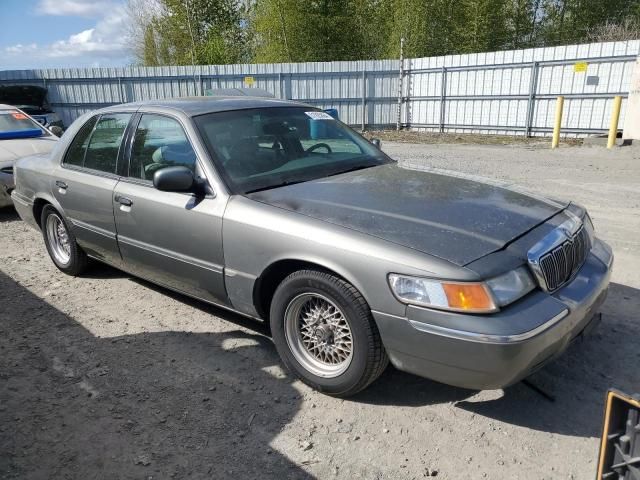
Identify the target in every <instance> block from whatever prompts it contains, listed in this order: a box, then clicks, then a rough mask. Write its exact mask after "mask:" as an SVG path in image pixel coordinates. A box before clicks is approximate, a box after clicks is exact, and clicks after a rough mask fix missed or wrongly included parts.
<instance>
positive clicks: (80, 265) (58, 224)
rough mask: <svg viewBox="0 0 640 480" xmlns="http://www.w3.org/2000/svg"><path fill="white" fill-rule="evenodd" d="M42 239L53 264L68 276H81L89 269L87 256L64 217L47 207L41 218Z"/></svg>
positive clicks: (49, 206)
mask: <svg viewBox="0 0 640 480" xmlns="http://www.w3.org/2000/svg"><path fill="white" fill-rule="evenodd" d="M40 227H41V229H42V237H43V238H44V244H45V245H46V247H47V252H49V256H50V257H51V260H53V263H54V264H55V265H56V267H58V268H59V269H60V270H61V271H63V272H64V273H66V274H68V275H74V276H75V275H80V274H81V273H82V272H84V271H85V270H86V268H87V263H88V259H87V254H86V253H85V252H84V251H83V250H82V248H80V246H79V245H78V244H77V242H76V237H75V236H74V235H73V232H72V231H71V230H70V229H69V227H68V226H67V223H66V222H65V221H64V219H63V218H62V215H60V213H58V211H57V210H56V209H55V208H53V207H52V206H51V205H47V206H45V207H44V209H43V210H42V217H41V218H40Z"/></svg>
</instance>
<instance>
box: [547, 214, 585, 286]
mask: <svg viewBox="0 0 640 480" xmlns="http://www.w3.org/2000/svg"><path fill="white" fill-rule="evenodd" d="M589 250H591V242H590V241H589V235H588V234H587V231H586V229H585V228H584V226H583V227H580V229H579V230H578V231H577V232H576V233H575V235H574V236H573V237H571V238H570V239H568V240H566V241H565V242H563V243H561V244H560V245H558V246H557V247H555V248H554V249H553V250H551V251H549V252H547V253H545V254H544V255H542V256H541V257H540V260H539V261H538V264H539V266H540V273H541V274H542V277H543V279H544V282H545V283H546V289H547V290H548V291H550V292H552V291H554V290H557V289H558V288H560V287H561V286H563V285H564V284H565V283H567V282H568V281H569V280H571V279H572V278H573V276H574V275H575V273H576V272H577V271H578V270H579V269H580V267H582V264H583V263H584V261H585V260H586V258H587V254H588V253H589Z"/></svg>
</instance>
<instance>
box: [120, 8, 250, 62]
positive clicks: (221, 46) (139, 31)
mask: <svg viewBox="0 0 640 480" xmlns="http://www.w3.org/2000/svg"><path fill="white" fill-rule="evenodd" d="M129 10H130V11H132V14H130V21H131V24H132V28H131V31H132V33H133V35H132V38H133V39H134V52H135V54H136V56H137V58H138V60H139V61H141V62H142V63H143V64H144V65H167V64H170V65H208V64H220V63H236V62H241V61H246V60H248V59H249V58H248V57H249V55H248V54H247V51H246V49H245V43H246V42H247V40H248V39H247V38H246V34H247V29H246V28H244V27H243V25H242V13H243V11H242V6H241V5H238V4H237V2H236V1H234V0H129Z"/></svg>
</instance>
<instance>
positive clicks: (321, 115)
mask: <svg viewBox="0 0 640 480" xmlns="http://www.w3.org/2000/svg"><path fill="white" fill-rule="evenodd" d="M304 113H306V114H307V115H308V116H310V117H311V118H312V119H313V120H333V119H334V118H333V117H332V116H331V115H329V114H328V113H327V112H304Z"/></svg>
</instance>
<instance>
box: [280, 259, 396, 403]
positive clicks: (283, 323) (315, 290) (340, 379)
mask: <svg viewBox="0 0 640 480" xmlns="http://www.w3.org/2000/svg"><path fill="white" fill-rule="evenodd" d="M270 318H271V320H270V323H271V332H272V335H273V340H274V343H275V345H276V348H277V350H278V353H279V354H280V357H281V358H282V360H283V362H284V363H285V365H286V366H287V367H288V368H289V370H291V371H292V372H293V373H294V374H295V375H296V376H297V377H298V378H300V379H301V380H302V381H303V382H305V383H306V384H308V385H310V386H311V387H313V388H315V389H317V390H320V391H322V392H325V393H327V394H330V395H335V396H349V395H353V394H355V393H357V392H359V391H360V390H362V389H364V388H366V387H367V386H368V385H369V384H370V383H371V382H373V381H374V380H375V379H376V378H378V376H380V374H381V373H382V372H383V371H384V369H385V368H386V366H387V364H388V362H389V360H388V357H387V355H386V352H385V351H384V347H383V345H382V341H381V339H380V334H379V333H378V328H377V326H376V324H375V322H374V320H373V317H372V316H371V311H370V310H369V306H368V305H367V303H366V301H365V300H364V298H363V297H362V295H361V294H360V292H358V290H356V289H355V288H354V287H353V285H351V284H349V283H347V282H345V281H344V280H342V279H339V278H337V277H335V276H333V275H330V274H328V273H325V272H319V271H315V270H303V271H299V272H295V273H293V274H291V275H289V276H288V277H287V278H285V279H284V280H283V282H282V283H281V284H280V285H279V286H278V288H277V290H276V292H275V294H274V297H273V301H272V302H271V311H270Z"/></svg>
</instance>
